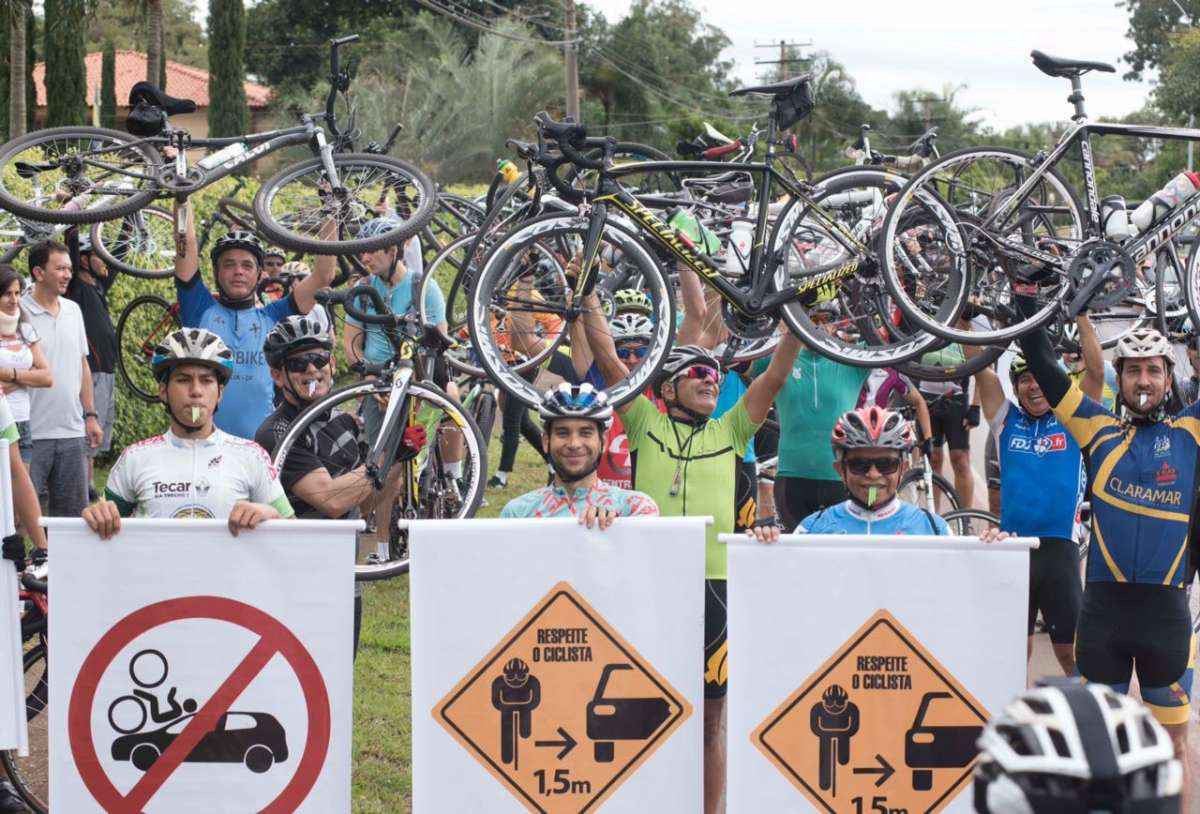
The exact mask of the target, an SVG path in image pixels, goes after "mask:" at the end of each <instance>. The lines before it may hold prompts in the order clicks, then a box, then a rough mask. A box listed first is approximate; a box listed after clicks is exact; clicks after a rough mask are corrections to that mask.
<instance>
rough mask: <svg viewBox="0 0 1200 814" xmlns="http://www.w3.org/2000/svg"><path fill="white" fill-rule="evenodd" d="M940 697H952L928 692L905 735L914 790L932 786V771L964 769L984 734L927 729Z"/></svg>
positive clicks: (966, 729) (978, 730)
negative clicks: (927, 720) (931, 707)
mask: <svg viewBox="0 0 1200 814" xmlns="http://www.w3.org/2000/svg"><path fill="white" fill-rule="evenodd" d="M939 698H953V696H952V695H950V693H948V692H927V693H925V695H923V696H922V697H921V705H920V706H919V707H918V708H917V714H916V717H914V718H913V723H912V728H911V729H909V730H908V732H906V733H905V735H904V762H905V763H907V764H908V767H909V768H910V769H912V770H913V773H912V775H913V780H912V783H913V790H914V791H929V789H931V788H932V787H933V772H932V771H931V770H932V769H958V768H962V767H963V766H966V765H967V764H968V763H970V762H971V761H972V760H974V759H975V755H976V754H978V753H979V748H978V747H977V746H976V745H975V741H976V740H978V739H979V736H980V735H981V734H983V727H982V726H926V724H925V715H926V713H928V712H929V705H930V704H931V703H932V702H933V701H936V700H937V699H939Z"/></svg>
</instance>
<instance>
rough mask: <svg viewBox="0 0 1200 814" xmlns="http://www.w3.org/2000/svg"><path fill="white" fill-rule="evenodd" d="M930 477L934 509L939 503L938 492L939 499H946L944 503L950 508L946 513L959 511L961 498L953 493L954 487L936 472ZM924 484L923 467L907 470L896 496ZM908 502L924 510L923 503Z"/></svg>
mask: <svg viewBox="0 0 1200 814" xmlns="http://www.w3.org/2000/svg"><path fill="white" fill-rule="evenodd" d="M932 475H933V476H932V481H933V493H934V499H933V505H934V506H935V507H936V506H938V505H939V504H940V502H941V501H940V500H939V499H938V493H939V492H940V493H941V497H944V498H945V499H946V502H947V503H948V504H949V506H950V508H949V509H948V510H947V511H957V510H958V509H960V508H961V503H962V501H961V498H960V497H959V496H958V492H956V491H954V486H953V485H952V484H951V483H950V481H948V480H946V479H945V478H944V477H942V476H941V475H940V474H938V473H937V472H934V473H932ZM924 482H925V467H923V466H918V467H915V468H913V469H910V470H908V472H906V473H904V477H903V478H901V479H900V484H899V485H898V486H897V487H896V492H897V494H898V493H900V492H903V491H904V490H905V489H906V488H909V487H912V486H916V487H918V488H920V487H921V486H922V485H924ZM909 502H910V503H913V504H914V505H916V506H917V507H918V508H921V509H923V508H925V504H924V503H921V502H918V501H909ZM936 513H937V514H941V512H936Z"/></svg>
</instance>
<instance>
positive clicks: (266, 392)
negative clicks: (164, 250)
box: [175, 203, 334, 438]
mask: <svg viewBox="0 0 1200 814" xmlns="http://www.w3.org/2000/svg"><path fill="white" fill-rule="evenodd" d="M182 206H183V210H182V211H181V212H177V213H176V216H177V217H183V218H184V221H185V224H186V225H185V233H184V237H183V240H182V241H180V245H179V246H177V247H176V253H175V293H176V296H177V297H178V298H179V306H180V310H179V320H180V322H182V323H183V325H184V326H185V327H189V328H204V329H206V330H209V331H212V332H213V333H215V334H216V335H217V336H219V337H220V338H221V340H222V341H223V342H224V343H225V345H226V346H227V347H228V348H229V349H230V350H231V351H232V352H233V374H232V377H231V379H230V381H229V386H228V389H227V393H226V401H225V409H224V410H223V411H221V414H220V416H219V417H218V419H217V426H218V427H219V428H220V429H221V430H222V431H224V432H227V433H229V434H230V435H236V436H238V437H240V438H253V437H254V432H255V430H257V429H258V425H259V424H261V423H262V421H263V419H264V418H266V417H267V413H269V412H271V404H272V402H273V398H272V397H273V395H274V392H273V389H272V386H271V372H270V370H269V369H268V368H267V363H266V360H265V359H263V355H262V343H263V339H264V338H265V337H266V335H267V332H268V331H270V330H271V328H272V327H274V325H275V323H276V322H278V321H279V320H281V319H283V318H284V317H287V316H290V315H292V314H307V313H308V312H309V311H311V310H312V309H313V306H314V305H316V302H317V301H316V299H315V295H316V293H317V291H319V290H320V289H322V288H325V287H326V286H328V285H329V284H330V283H332V282H333V274H334V260H333V258H332V257H318V258H317V261H316V272H315V273H314V274H312V275H311V276H309V277H308V279H306V280H302V281H301V282H299V283H297V284H296V285H295V286H293V287H292V292H291V294H290V295H288V296H287V297H284V298H283V299H281V300H279V301H278V302H273V303H271V304H270V305H266V306H263V307H261V308H257V307H255V304H256V299H255V296H256V293H257V286H258V281H259V278H260V277H261V276H262V267H263V259H264V258H263V246H262V243H261V242H260V241H259V239H258V238H257V237H255V235H254V234H253V233H252V232H245V231H240V230H235V231H231V232H229V233H227V234H225V235H223V236H222V237H221V238H220V239H219V240H218V241H217V242H216V243H215V244H214V245H213V247H212V250H211V251H210V252H209V257H210V258H211V259H212V266H213V279H214V281H215V283H216V287H217V294H216V296H213V294H211V293H210V292H209V290H208V288H207V287H206V286H205V284H204V280H203V279H202V278H201V276H200V274H199V271H200V253H199V248H198V245H197V243H196V226H195V218H194V216H193V211H192V207H191V205H190V204H188V203H185V204H183V205H182ZM331 228H332V223H330V224H326V225H325V227H324V229H326V230H328V229H331Z"/></svg>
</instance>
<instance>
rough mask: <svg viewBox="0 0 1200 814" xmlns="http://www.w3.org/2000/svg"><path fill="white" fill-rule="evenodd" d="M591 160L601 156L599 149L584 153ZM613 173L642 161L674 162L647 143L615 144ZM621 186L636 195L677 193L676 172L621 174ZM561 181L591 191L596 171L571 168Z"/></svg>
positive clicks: (594, 182)
mask: <svg viewBox="0 0 1200 814" xmlns="http://www.w3.org/2000/svg"><path fill="white" fill-rule="evenodd" d="M585 155H586V156H587V157H589V158H592V159H594V160H599V159H600V158H601V157H602V156H603V151H602V150H591V151H589V152H587V153H586V154H585ZM612 159H613V166H612V169H613V170H620V169H622V168H623V167H626V166H628V165H631V164H641V163H644V162H646V161H674V160H675V159H673V158H672V157H671V156H669V155H667V154H666V153H664V152H663V151H662V150H659V149H658V148H657V147H651V146H650V145H649V144H638V143H637V142H634V141H618V142H617V144H616V146H615V147H614V149H613V155H612ZM619 177H620V179H621V186H623V187H625V188H626V189H628V190H629V191H630V192H632V193H635V194H639V195H654V194H660V193H671V192H678V191H679V190H680V178H679V174H678V173H674V172H666V171H664V170H652V171H649V172H632V171H630V172H622V173H621V174H620V176H619ZM563 180H565V181H566V182H567V183H568V184H570V185H571V186H572V187H574V188H575V189H594V188H595V186H596V171H595V170H585V169H582V168H580V167H577V166H574V165H572V166H571V168H570V169H569V170H568V171H567V172H566V173H565V174H564V177H563Z"/></svg>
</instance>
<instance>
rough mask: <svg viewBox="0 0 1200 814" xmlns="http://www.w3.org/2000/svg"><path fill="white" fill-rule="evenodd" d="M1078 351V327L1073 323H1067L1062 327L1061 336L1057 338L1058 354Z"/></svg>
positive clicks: (1079, 347) (1079, 346)
mask: <svg viewBox="0 0 1200 814" xmlns="http://www.w3.org/2000/svg"><path fill="white" fill-rule="evenodd" d="M1080 349H1081V345H1080V344H1079V326H1078V325H1076V324H1075V323H1074V322H1068V323H1067V324H1066V325H1064V326H1062V335H1061V336H1060V337H1059V338H1058V351H1059V353H1079V352H1080Z"/></svg>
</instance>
